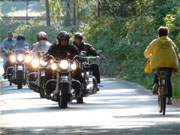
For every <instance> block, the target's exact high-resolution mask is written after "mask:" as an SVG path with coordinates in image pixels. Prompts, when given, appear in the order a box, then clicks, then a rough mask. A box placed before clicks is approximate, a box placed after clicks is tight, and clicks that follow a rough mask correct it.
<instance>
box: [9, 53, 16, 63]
mask: <svg viewBox="0 0 180 135" xmlns="http://www.w3.org/2000/svg"><path fill="white" fill-rule="evenodd" d="M9 60H10V62H12V63H15V62H16V55H13V54H12V55H10V56H9Z"/></svg>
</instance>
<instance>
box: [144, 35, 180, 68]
mask: <svg viewBox="0 0 180 135" xmlns="http://www.w3.org/2000/svg"><path fill="white" fill-rule="evenodd" d="M144 56H145V57H146V58H149V59H150V68H151V69H152V70H154V69H157V68H173V69H174V71H178V68H179V67H178V66H179V63H178V57H179V56H178V48H177V47H176V45H175V44H174V42H173V41H172V40H171V39H170V38H169V37H168V36H163V37H159V38H157V39H155V40H153V41H152V42H151V43H150V44H149V45H148V46H147V48H146V50H145V51H144Z"/></svg>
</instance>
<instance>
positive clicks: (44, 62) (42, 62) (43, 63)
mask: <svg viewBox="0 0 180 135" xmlns="http://www.w3.org/2000/svg"><path fill="white" fill-rule="evenodd" d="M47 64H48V63H47V62H46V61H44V60H42V59H41V60H40V65H41V66H43V67H45V66H47Z"/></svg>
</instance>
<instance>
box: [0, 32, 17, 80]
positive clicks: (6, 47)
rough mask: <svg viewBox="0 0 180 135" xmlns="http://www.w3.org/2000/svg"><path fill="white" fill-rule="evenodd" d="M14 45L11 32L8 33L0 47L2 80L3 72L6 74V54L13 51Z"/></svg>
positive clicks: (14, 41)
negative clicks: (2, 69)
mask: <svg viewBox="0 0 180 135" xmlns="http://www.w3.org/2000/svg"><path fill="white" fill-rule="evenodd" d="M15 43H16V40H15V38H14V37H13V32H11V31H9V32H8V33H7V38H5V39H4V40H3V41H2V46H1V52H2V54H3V55H2V57H3V67H4V74H3V76H4V78H6V76H5V72H6V69H7V66H8V64H7V58H8V57H7V56H8V52H9V51H10V50H13V49H14V45H15Z"/></svg>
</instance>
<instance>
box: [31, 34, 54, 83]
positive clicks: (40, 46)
mask: <svg viewBox="0 0 180 135" xmlns="http://www.w3.org/2000/svg"><path fill="white" fill-rule="evenodd" d="M36 39H37V42H36V43H34V44H33V48H32V52H33V53H34V54H33V55H34V56H35V57H36V56H37V57H39V56H38V55H39V54H38V53H44V54H45V53H47V51H48V50H49V48H50V46H51V45H52V44H51V43H50V42H49V41H48V35H47V33H46V32H44V31H40V32H38V33H37V34H36ZM30 70H32V71H33V69H30ZM48 73H49V71H48V72H46V74H48ZM29 80H31V81H32V80H35V76H33V75H31V76H29Z"/></svg>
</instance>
